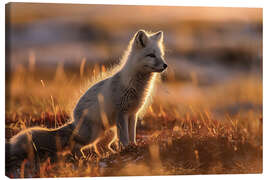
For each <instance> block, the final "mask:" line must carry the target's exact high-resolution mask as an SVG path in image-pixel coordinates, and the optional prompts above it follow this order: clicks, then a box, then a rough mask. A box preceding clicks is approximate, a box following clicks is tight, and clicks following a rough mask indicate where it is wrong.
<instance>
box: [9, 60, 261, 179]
mask: <svg viewBox="0 0 270 180" xmlns="http://www.w3.org/2000/svg"><path fill="white" fill-rule="evenodd" d="M29 62H30V63H29V66H28V67H26V66H22V65H21V66H18V67H17V69H16V71H14V73H11V76H10V78H9V79H8V80H7V82H6V85H7V92H6V93H7V94H6V97H7V101H6V103H7V109H6V138H7V139H9V138H10V137H12V136H13V135H15V134H16V133H18V132H19V131H20V130H22V129H25V128H27V127H31V126H37V125H38V126H44V127H49V128H54V127H58V126H60V125H62V124H64V123H65V122H67V121H69V118H70V116H71V112H72V108H73V107H74V105H75V103H76V100H77V98H78V97H79V96H80V95H81V94H82V93H83V92H84V90H85V89H86V88H87V84H88V83H89V79H91V78H93V77H96V76H99V74H100V73H102V72H105V71H106V68H105V67H104V66H99V65H95V66H93V67H87V66H86V65H85V59H83V60H82V63H81V65H80V67H79V68H78V69H76V70H74V71H67V70H65V69H64V68H63V65H61V64H59V66H58V67H57V68H56V70H55V71H54V70H50V72H49V71H48V70H42V69H35V66H34V60H32V61H29ZM168 77H171V76H170V75H168ZM137 131H138V134H137V141H138V145H137V146H136V147H135V146H132V147H129V148H127V149H124V150H122V151H117V152H116V153H112V152H110V151H109V150H108V148H107V147H106V143H107V142H108V139H110V137H111V136H112V133H109V134H108V135H107V136H106V137H105V138H104V139H103V140H101V141H100V142H99V143H97V148H96V149H94V148H93V147H92V148H89V149H86V150H85V154H86V159H80V160H74V159H72V158H70V157H69V156H68V155H59V156H60V158H59V159H60V160H59V161H58V162H56V163H53V162H51V161H50V159H49V158H48V159H46V160H45V161H44V162H41V164H40V170H39V171H38V172H33V169H31V168H30V165H29V162H28V161H27V160H25V161H23V163H22V164H21V166H20V168H19V170H18V169H17V170H16V169H15V170H14V171H13V172H7V175H8V176H10V177H17V176H20V177H78V176H119V175H160V174H163V175H172V174H216V173H261V172H262V83H261V79H260V78H259V77H256V76H254V75H250V76H244V77H241V76H238V77H236V78H234V80H231V81H227V82H224V83H222V84H217V85H211V86H206V87H204V86H198V85H196V80H194V81H193V82H191V83H185V84H184V83H181V82H179V81H177V80H173V78H172V79H171V80H170V79H169V81H168V82H163V83H159V84H158V88H157V92H156V94H155V95H154V96H153V104H152V105H151V106H150V107H149V108H148V110H147V112H146V114H145V116H144V118H143V119H140V121H139V122H138V127H137ZM113 148H115V146H113ZM95 151H98V153H99V154H100V156H98V155H97V152H95Z"/></svg>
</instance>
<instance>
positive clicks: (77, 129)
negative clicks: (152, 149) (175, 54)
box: [6, 30, 167, 160]
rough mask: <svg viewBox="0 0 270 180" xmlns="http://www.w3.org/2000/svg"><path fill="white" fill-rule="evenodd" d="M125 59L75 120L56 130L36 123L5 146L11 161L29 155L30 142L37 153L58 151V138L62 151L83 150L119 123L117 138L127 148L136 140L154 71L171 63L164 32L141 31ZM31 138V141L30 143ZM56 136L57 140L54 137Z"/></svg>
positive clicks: (90, 93)
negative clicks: (165, 52) (139, 114)
mask: <svg viewBox="0 0 270 180" xmlns="http://www.w3.org/2000/svg"><path fill="white" fill-rule="evenodd" d="M122 61H123V65H122V67H121V68H120V69H119V71H117V72H116V73H115V74H114V75H112V76H110V77H108V78H106V79H104V80H102V81H99V82H98V83H96V84H94V85H93V86H92V87H90V88H89V89H88V90H87V91H86V92H85V93H84V94H83V95H82V96H81V97H80V99H79V101H78V103H77V105H76V107H75V108H74V111H73V121H71V122H70V123H68V124H66V125H64V126H63V127H60V128H58V129H54V130H50V129H46V128H42V129H41V128H37V127H35V128H29V129H27V130H26V131H23V132H20V133H19V134H17V135H16V136H14V137H12V138H11V139H10V141H9V142H8V143H7V144H6V150H7V151H8V152H6V156H8V157H6V159H7V160H10V159H12V157H13V156H16V157H24V156H26V155H27V154H28V151H29V146H31V148H32V149H34V151H36V152H39V151H41V150H48V151H52V152H56V151H57V150H58V149H59V148H57V147H56V146H57V142H60V143H59V144H60V149H64V148H68V149H71V150H72V152H73V153H78V152H80V149H81V148H82V147H84V146H86V145H88V144H90V143H93V142H94V141H95V140H96V139H97V138H99V137H101V136H102V135H103V134H104V132H105V131H106V130H107V129H108V128H111V127H113V126H116V127H117V135H118V138H119V140H120V142H121V143H122V144H123V145H124V146H127V145H129V144H130V143H135V144H136V122H137V115H138V112H139V110H140V108H142V106H143V105H144V103H145V102H146V98H147V97H148V94H149V93H151V92H149V91H150V86H151V83H154V79H155V74H156V73H158V72H162V71H163V70H164V69H166V67H167V65H166V64H165V61H164V51H163V33H162V32H161V31H160V32H157V33H152V34H151V33H147V32H145V31H144V30H139V31H138V32H137V33H136V34H135V35H134V37H133V38H132V40H131V41H130V44H129V47H128V50H127V52H126V56H124V59H122ZM29 137H30V140H31V141H32V143H28V141H29ZM56 137H58V141H57V140H54V139H55V138H56ZM58 146H59V145H58Z"/></svg>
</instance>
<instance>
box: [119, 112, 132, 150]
mask: <svg viewBox="0 0 270 180" xmlns="http://www.w3.org/2000/svg"><path fill="white" fill-rule="evenodd" d="M116 124H117V134H118V138H119V139H120V142H121V143H122V144H123V145H124V146H127V145H128V144H129V133H128V116H127V115H124V114H122V113H119V114H118V117H117V120H116Z"/></svg>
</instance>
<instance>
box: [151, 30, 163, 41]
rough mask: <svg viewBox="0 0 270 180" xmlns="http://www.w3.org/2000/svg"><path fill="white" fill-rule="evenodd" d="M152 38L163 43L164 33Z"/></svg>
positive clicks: (159, 32)
mask: <svg viewBox="0 0 270 180" xmlns="http://www.w3.org/2000/svg"><path fill="white" fill-rule="evenodd" d="M151 37H152V38H153V39H155V40H156V41H163V32H162V31H158V32H157V33H155V34H153V35H152V36H151Z"/></svg>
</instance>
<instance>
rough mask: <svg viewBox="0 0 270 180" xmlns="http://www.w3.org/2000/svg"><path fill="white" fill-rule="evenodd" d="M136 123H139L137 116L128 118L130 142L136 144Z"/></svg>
mask: <svg viewBox="0 0 270 180" xmlns="http://www.w3.org/2000/svg"><path fill="white" fill-rule="evenodd" d="M136 125H137V116H136V115H132V116H130V117H129V119H128V132H129V140H130V142H132V143H134V144H135V145H136Z"/></svg>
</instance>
